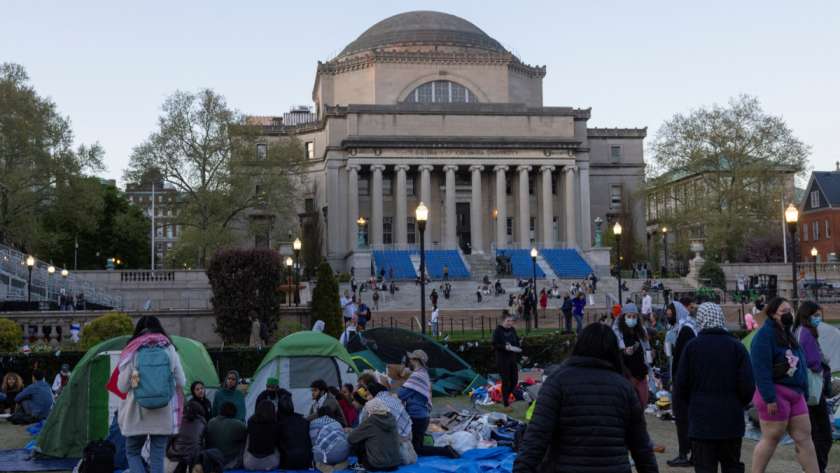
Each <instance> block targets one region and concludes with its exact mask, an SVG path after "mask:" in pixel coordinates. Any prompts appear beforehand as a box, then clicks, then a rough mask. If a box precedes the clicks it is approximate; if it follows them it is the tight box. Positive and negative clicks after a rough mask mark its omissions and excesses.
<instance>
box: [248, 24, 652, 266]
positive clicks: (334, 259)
mask: <svg viewBox="0 0 840 473" xmlns="http://www.w3.org/2000/svg"><path fill="white" fill-rule="evenodd" d="M545 75H546V68H545V66H533V65H529V64H526V63H524V62H522V61H521V60H520V58H518V57H517V56H516V55H514V54H513V53H511V52H510V51H508V50H507V49H506V48H505V47H504V46H502V44H501V43H500V42H499V41H497V40H496V39H494V38H492V37H491V36H489V35H488V34H487V33H485V32H484V31H482V30H481V29H480V28H479V27H477V26H476V25H474V24H472V23H470V22H469V21H467V20H465V19H463V18H459V17H456V16H453V15H449V14H446V13H439V12H431V11H416V12H408V13H402V14H399V15H395V16H392V17H390V18H386V19H384V20H382V21H380V22H379V23H376V24H375V25H373V26H371V27H370V28H369V29H367V31H365V32H364V33H362V34H361V35H360V36H359V37H358V38H356V40H355V41H353V42H351V43H350V44H348V45H347V46H346V47H345V48H344V49H343V50H342V51H341V53H339V54H338V55H337V56H336V57H335V58H333V59H330V60H328V61H326V62H319V63H318V68H317V72H316V75H315V83H314V86H313V89H312V101H313V102H314V104H315V105H314V111H313V112H310V111H306V110H304V111H293V112H291V113H288V114H286V115H284V117H282V118H279V117H277V118H267V117H252V121H256V122H258V123H260V124H262V125H263V130H264V137H265V143H262V144H260V145H258V147H259V146H263V147H264V146H271V143H272V142H273V141H275V140H280V139H283V138H284V137H289V136H294V137H297V138H298V139H299V140H301V141H302V142H303V143H304V147H305V150H306V156H307V159H309V160H310V165H309V169H308V171H307V176H306V179H304V182H305V188H306V195H304V196H303V197H302V199H301V202H300V203H299V207H300V208H301V210H302V212H303V211H308V212H318V215H319V216H320V217H321V218H322V222H323V223H322V224H321V228H322V229H323V232H324V234H323V238H322V240H323V242H324V254H325V255H326V256H327V259H328V261H329V262H330V264H331V265H332V266H333V267H334V268H335V269H336V270H341V271H349V269H350V268H354V267H355V268H358V269H357V274H363V275H366V274H368V273H367V272H366V271H368V270H369V268H370V267H371V261H372V260H373V261H375V264H376V267H377V271H383V272H384V271H387V272H392V271H395V269H394V268H393V265H398V266H400V265H403V266H404V263H405V258H410V254H409V253H410V252H393V251H390V252H389V250H405V249H412V248H415V247H416V245H418V244H419V230H418V226H417V223H416V222H415V219H414V214H415V213H414V211H415V208H416V207H417V205H418V204H419V202H421V201H422V202H424V203H425V204H426V205H427V206H428V208H429V222H428V225H427V227H426V231H425V232H426V233H425V244H426V247H427V248H430V249H435V250H441V254H442V255H444V256H443V257H444V258H450V257H452V255H453V253H454V254H457V258H459V259H461V261H462V262H466V264H464V265H463V266H464V268H465V269H466V268H473V270H474V271H473V272H478V271H479V268H481V269H484V268H486V267H493V266H492V265H493V261H494V260H495V258H494V257H495V256H496V254H497V251H500V250H503V249H506V250H508V251H506V253H507V254H509V255H513V254H518V253H521V251H513V250H514V249H520V250H521V249H530V248H531V247H537V248H540V249H546V250H550V249H558V248H569V249H572V250H575V252H576V253H577V255H575V256H578V255H579V256H582V257H583V260H584V261H586V262H587V263H588V264H589V265H590V266H591V267H593V268H595V269H596V270H598V271H603V270H604V269H606V266H607V265H608V264H609V254H608V252H606V251H605V250H603V249H600V248H593V247H594V246H595V245H594V243H595V231H594V223H593V221H594V220H595V218H596V217H600V218H601V219H602V220H603V221H605V222H610V221H612V220H614V219H615V218H617V216H619V215H622V214H623V215H625V216H626V218H623V219H622V220H623V221H625V222H633V221H635V222H639V224H638V225H637V226H638V227H639V228H633V229H628V230H632V231H633V232H634V233H635V234H641V235H643V234H644V233H643V232H644V228H643V222H644V219H643V218H644V217H643V208H642V206H641V202H642V200H641V199H638V202H637V199H634V198H633V196H634V195H635V194H636V193H637V191H638V190H640V189H641V185H642V179H643V172H644V161H643V139H644V137H645V133H646V129H644V128H642V129H636V128H632V129H628V128H609V129H604V128H587V121H588V120H589V118H590V115H591V110H590V109H581V108H573V107H550V106H545V105H543V92H542V83H543V79H544V78H545ZM264 150H265V148H263V152H264ZM259 153H260V151H258V154H259ZM605 230H606V228H605ZM444 250H447V251H444ZM402 253H406V254H409V255H408V256H404V257H403V256H399V254H402ZM395 255H396V256H395ZM395 258H396V259H395ZM400 258H403V259H402V260H400ZM516 259H517V258H516V257H514V260H516ZM448 261H450V262H451V265H456V266H457V265H458V264H459V261H453V260H448ZM527 262H528V266H529V269H528V270H529V271H530V270H531V269H530V259H527ZM548 263H550V264H543V261H542V258H541V261H540V268H539V269H540V270H539V273H540V274H543V273H544V274H545V275H546V277H552V276H557V277H564V276H565V275H564V274H562V271H563V270H562V269H558V268H557V267H556V266H557V265H555V264H554V263H553V262H551V261H549V262H548ZM389 265H391V266H389ZM386 266H388V267H386ZM414 266H415V267H414V268H412V267H411V264H409V265H408V269H405V268H402V269H398V270H397V272H398V273H399V274H397V276H396V277H398V276H400V275H402V276H404V277H408V274H403V273H405V272H407V273H412V271H413V270H415V269H416V262H415V263H414ZM561 266H562V265H561ZM450 267H451V266H450ZM438 269H439V268H438ZM514 269H516V268H514ZM466 271H467V272H469V269H466ZM430 272H432V277H435V274H434V273H435V267H434V265H433V264H430ZM514 272H516V271H514ZM552 272H554V273H555V274H553V275H552V274H550V273H552ZM412 274H416V273H412ZM481 274H482V275H483V274H484V272H483V271H481Z"/></svg>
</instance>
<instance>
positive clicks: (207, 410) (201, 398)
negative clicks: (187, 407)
mask: <svg viewBox="0 0 840 473" xmlns="http://www.w3.org/2000/svg"><path fill="white" fill-rule="evenodd" d="M190 395H191V396H192V397H191V398H190V401H195V402H197V403H199V404H201V407H203V408H204V420H206V421H207V422H210V419H211V417H210V416H211V414H212V413H213V404H212V403H211V402H210V400H209V399H207V389H206V388H205V387H204V383H203V382H201V381H193V383H192V384H191V385H190Z"/></svg>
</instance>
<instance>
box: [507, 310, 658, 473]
mask: <svg viewBox="0 0 840 473" xmlns="http://www.w3.org/2000/svg"><path fill="white" fill-rule="evenodd" d="M621 371H622V368H621V352H620V351H619V349H618V340H616V337H615V335H614V334H613V332H612V330H611V329H610V328H609V327H608V326H606V325H604V324H591V325H589V326H587V327H586V328H585V329H583V331H582V332H581V334H580V336H579V337H578V340H577V343H575V347H574V349H573V350H572V356H571V357H570V358H569V359H568V360H566V361H565V362H563V364H562V365H560V368H559V369H557V370H555V371H554V372H553V373H551V375H549V377H548V379H546V380H545V382H544V383H543V387H542V389H540V393H539V396H538V397H537V404H536V409H535V411H534V416H533V420H532V421H531V423H530V424H528V429H527V430H526V431H525V436H524V438H523V440H522V445H521V447H520V448H519V453H518V455H517V456H516V460H515V461H514V464H513V473H535V472H558V473H559V472H568V471H575V472H580V471H586V472H590V473H601V472H603V473H612V472H628V473H629V472H630V471H631V467H630V462H629V459H628V453H629V454H630V456H632V458H633V461H634V463H635V467H636V471H637V472H638V473H658V471H659V468H658V467H657V465H656V458H655V457H654V454H653V448H652V446H651V441H650V437H649V436H648V433H647V426H646V424H645V416H644V411H643V410H642V407H641V406H640V405H639V402H638V398H637V396H636V394H635V392H634V389H633V386H632V385H631V384H630V383H629V382H628V381H627V379H626V378H625V377H624V376H622V373H621Z"/></svg>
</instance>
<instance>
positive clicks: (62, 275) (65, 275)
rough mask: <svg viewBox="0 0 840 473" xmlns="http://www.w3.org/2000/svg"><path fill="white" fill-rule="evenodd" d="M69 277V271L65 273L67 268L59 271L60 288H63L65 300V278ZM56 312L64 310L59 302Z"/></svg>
mask: <svg viewBox="0 0 840 473" xmlns="http://www.w3.org/2000/svg"><path fill="white" fill-rule="evenodd" d="M69 275H70V271H67V268H64V269H62V270H61V287H62V288H64V291H65V294H64V295H65V300H66V296H67V292H66V291H67V276H69ZM58 310H64V307H61V301H59V306H58Z"/></svg>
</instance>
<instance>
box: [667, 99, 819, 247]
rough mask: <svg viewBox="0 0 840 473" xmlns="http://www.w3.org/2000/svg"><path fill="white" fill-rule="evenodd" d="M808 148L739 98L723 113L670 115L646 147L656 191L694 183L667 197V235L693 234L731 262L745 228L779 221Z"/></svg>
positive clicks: (782, 123) (782, 124)
mask: <svg viewBox="0 0 840 473" xmlns="http://www.w3.org/2000/svg"><path fill="white" fill-rule="evenodd" d="M808 153H809V148H808V146H806V145H805V144H804V143H802V142H801V141H800V140H799V139H797V138H796V137H795V136H794V134H793V131H792V130H791V129H790V128H789V127H788V126H787V124H786V123H785V121H784V120H783V119H782V118H781V117H777V116H773V115H770V114H768V113H766V112H765V111H764V110H762V108H761V105H760V103H759V101H758V99H756V98H754V97H750V96H746V95H742V96H739V97H737V98H734V99H731V100H730V101H729V104H728V106H726V107H723V106H719V105H714V106H712V107H709V108H700V109H697V110H694V111H692V112H690V113H688V114H677V115H675V116H674V117H673V118H672V119H670V120H669V121H667V122H665V124H663V125H662V127H661V128H660V129H659V132H658V133H657V136H656V138H655V140H654V143H653V155H654V156H653V157H654V166H653V176H652V177H653V178H652V181H651V182H652V186H653V187H656V186H658V185H662V184H665V183H668V182H672V181H673V180H674V179H675V176H699V177H698V180H694V181H692V183H691V185H690V186H685V187H684V188H674V191H673V193H672V194H671V195H669V196H668V197H667V199H668V200H669V202H673V203H674V204H675V205H673V206H670V207H673V208H674V209H675V210H673V211H672V212H671V214H670V215H669V216H668V217H667V218H665V219H663V223H666V224H668V226H669V227H671V228H683V229H689V228H694V232H695V233H696V234H697V235H696V236H702V237H704V238H705V248H706V252H707V254H711V255H714V256H715V257H717V258H720V259H721V260H734V259H735V258H737V256H738V253H739V250H740V248H742V247H743V246H744V242H745V240H746V239H748V238H749V237H750V235H751V232H752V230H753V229H756V228H763V227H766V226H768V225H769V222H779V220H780V218H781V210H780V209H781V202H780V200H781V199H791V198H792V191H793V189H792V188H791V186H792V179H791V177H792V176H793V175H795V174H798V173H801V172H803V171H804V170H805V165H806V159H807V157H808Z"/></svg>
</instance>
